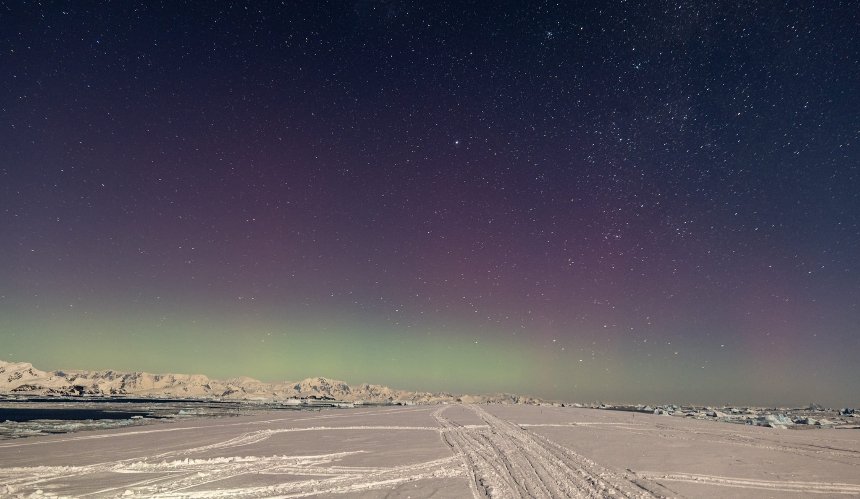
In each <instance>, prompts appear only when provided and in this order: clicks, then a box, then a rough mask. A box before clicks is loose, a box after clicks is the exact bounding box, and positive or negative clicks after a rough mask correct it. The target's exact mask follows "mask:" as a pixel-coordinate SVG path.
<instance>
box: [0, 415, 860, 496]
mask: <svg viewBox="0 0 860 499" xmlns="http://www.w3.org/2000/svg"><path fill="white" fill-rule="evenodd" d="M858 469H860V431H858V430H836V429H823V430H815V431H796V430H780V429H772V428H761V427H753V426H741V425H725V424H718V423H714V422H710V421H697V420H690V419H683V418H670V417H664V416H655V415H647V414H632V413H623V412H610V411H597V410H589V409H576V408H563V407H538V406H503V405H428V406H414V407H372V408H356V409H343V410H330V411H322V412H312V413H311V412H285V411H278V412H266V413H261V414H257V415H252V416H240V417H232V418H221V419H186V420H179V421H175V422H169V423H164V424H158V425H150V426H143V427H128V428H119V429H110V430H99V431H90V432H83V433H75V434H66V435H51V436H43V437H32V438H27V439H19V440H7V441H3V442H0V496H2V497H9V496H11V497H16V496H20V497H29V496H30V495H32V494H38V495H60V496H71V497H117V496H135V495H137V496H146V497H307V496H333V495H342V494H346V495H348V496H350V497H355V496H360V497H451V498H463V497H485V496H491V497H530V496H531V497H566V496H569V497H661V496H671V497H726V496H732V497H750V498H752V497H756V498H758V497H777V496H778V497H807V496H809V495H812V494H815V497H827V496H834V497H835V496H840V497H845V496H846V495H855V496H856V495H860V474H858V473H857V470H858Z"/></svg>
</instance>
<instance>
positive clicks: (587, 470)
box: [433, 405, 662, 499]
mask: <svg viewBox="0 0 860 499" xmlns="http://www.w3.org/2000/svg"><path fill="white" fill-rule="evenodd" d="M447 407H449V406H445V407H442V408H440V409H438V410H436V411H435V412H434V413H433V416H434V417H435V418H436V420H437V421H438V422H439V424H440V425H441V426H442V428H443V434H442V435H443V439H444V440H445V442H446V443H447V444H448V445H449V446H450V447H451V448H452V449H453V450H454V451H455V452H456V453H457V454H458V455H459V456H460V457H461V459H463V461H464V462H465V463H466V467H467V468H468V469H469V473H470V475H471V476H470V480H469V483H470V488H471V490H472V494H473V496H474V497H475V498H476V499H480V498H482V497H500V498H517V497H588V498H601V497H628V498H634V497H635V498H653V497H660V496H661V495H662V494H661V495H658V493H660V492H661V491H662V487H661V486H660V485H658V484H655V483H651V482H649V481H647V480H646V479H643V478H641V477H637V476H635V475H633V474H632V473H619V472H615V471H611V470H609V469H606V468H603V467H602V466H600V465H598V464H597V463H595V462H593V461H591V460H590V459H588V458H586V457H584V456H581V455H579V454H576V453H574V452H573V451H571V450H569V449H567V448H565V447H562V446H560V445H558V444H556V443H554V442H551V441H549V440H547V439H545V438H543V437H541V436H539V435H535V434H532V433H530V432H527V431H526V430H523V429H522V428H521V427H519V426H517V425H515V424H513V423H510V422H508V421H505V420H503V419H501V418H498V417H496V416H493V415H492V414H490V413H489V412H487V411H486V410H484V409H483V408H482V407H480V406H478V405H469V406H461V407H467V408H469V409H471V410H472V411H473V412H475V413H476V414H477V415H478V416H479V417H480V418H481V419H483V420H484V422H485V423H486V424H487V425H488V426H487V427H474V426H473V427H464V426H461V425H458V424H457V423H454V422H453V421H451V420H449V419H447V418H445V417H444V415H443V413H444V411H445V409H446V408H447ZM652 491H655V492H652Z"/></svg>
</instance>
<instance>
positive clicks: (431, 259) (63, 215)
mask: <svg viewBox="0 0 860 499" xmlns="http://www.w3.org/2000/svg"><path fill="white" fill-rule="evenodd" d="M177 4H180V2H164V3H163V4H160V3H156V2H144V3H139V4H138V3H135V2H130V1H129V2H125V1H122V2H110V3H97V2H68V3H65V2H56V3H55V2H43V3H41V5H40V4H39V3H36V2H23V1H21V2H16V1H13V2H0V69H2V71H0V82H2V83H0V257H2V259H0V358H2V359H3V360H19V361H29V362H33V363H34V364H35V365H36V366H37V367H40V368H42V369H60V368H66V369H72V368H81V369H103V368H112V369H118V370H147V371H150V372H165V371H166V372H199V373H204V374H207V375H210V376H213V377H228V376H237V375H248V376H253V377H256V378H260V379H263V380H267V381H276V380H285V379H291V380H295V379H301V378H304V377H307V376H316V375H324V376H330V377H334V378H339V379H344V380H346V381H348V382H351V383H359V382H365V381H367V382H375V383H381V384H387V385H389V386H394V387H398V388H405V389H417V390H446V391H452V392H476V393H489V392H497V391H507V392H517V393H525V394H531V395H537V396H543V397H548V398H553V399H559V400H569V401H595V400H602V401H631V402H660V401H665V402H679V403H680V402H700V403H736V404H743V403H758V404H771V403H784V404H794V403H798V404H800V403H804V404H805V403H810V402H819V403H830V404H835V405H842V404H858V403H860V391H858V389H857V382H858V381H857V380H858V359H860V306H858V304H860V150H858V134H860V97H858V96H860V69H858V68H860V55H858V54H860V43H858V40H857V26H858V25H860V19H858V11H860V9H858V5H857V3H856V2H852V1H846V2H840V1H837V0H834V1H827V2H820V3H813V2H811V1H798V2H787V3H784V4H783V3H781V2H765V1H762V2H755V1H739V2H731V3H723V2H695V1H694V2H688V1H681V2H677V3H676V2H665V1H658V2H625V1H611V2H606V3H604V2H570V3H567V2H561V3H560V4H554V3H550V4H548V3H543V2H522V3H520V2H487V3H474V2H450V3H449V2H414V3H412V2H399V1H370V0H360V1H357V2H322V1H321V2H298V3H295V4H280V3H268V2H249V3H246V4H242V3H239V2H215V1H206V2H192V3H186V2H182V5H177Z"/></svg>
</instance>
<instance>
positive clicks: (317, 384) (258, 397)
mask: <svg viewBox="0 0 860 499" xmlns="http://www.w3.org/2000/svg"><path fill="white" fill-rule="evenodd" d="M0 394H7V395H21V396H57V397H98V396H104V397H136V398H178V399H211V400H248V401H268V402H286V401H290V400H293V401H294V400H297V399H299V400H300V399H305V400H308V399H321V400H336V401H343V402H353V403H355V402H364V403H374V404H394V403H411V404H430V403H441V402H453V401H461V402H472V403H481V402H501V403H512V404H517V403H520V404H521V403H534V402H538V401H539V400H538V399H535V398H531V397H522V396H518V395H513V394H497V395H460V396H457V395H453V394H450V393H446V392H435V393H431V392H413V391H407V390H398V389H393V388H389V387H387V386H382V385H374V384H369V383H363V384H360V385H349V384H347V383H345V382H343V381H339V380H333V379H328V378H323V377H316V378H306V379H304V380H301V381H295V382H293V381H284V382H274V383H267V382H263V381H259V380H256V379H254V378H249V377H245V376H241V377H238V378H230V379H226V380H218V379H212V378H209V377H208V376H205V375H202V374H150V373H146V372H119V371H113V370H107V371H78V370H75V371H42V370H39V369H37V368H35V367H33V365H32V364H30V363H28V362H5V361H0Z"/></svg>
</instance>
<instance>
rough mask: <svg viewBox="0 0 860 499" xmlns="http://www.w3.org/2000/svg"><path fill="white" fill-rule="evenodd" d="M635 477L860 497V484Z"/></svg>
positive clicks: (679, 475) (693, 476)
mask: <svg viewBox="0 0 860 499" xmlns="http://www.w3.org/2000/svg"><path fill="white" fill-rule="evenodd" d="M636 475H637V476H640V477H643V478H648V479H651V480H667V481H670V482H687V483H696V484H703V485H717V486H722V487H734V488H743V489H758V490H769V491H772V492H796V493H801V494H846V495H860V484H851V483H831V482H797V481H788V480H757V479H753V478H731V477H725V476H714V475H697V474H692V473H653V472H636Z"/></svg>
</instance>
